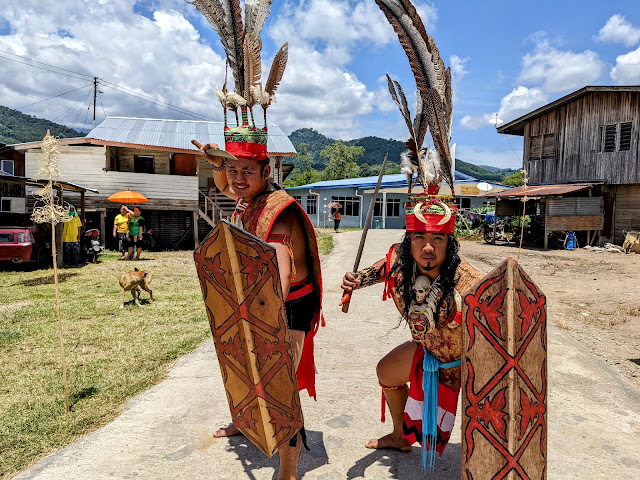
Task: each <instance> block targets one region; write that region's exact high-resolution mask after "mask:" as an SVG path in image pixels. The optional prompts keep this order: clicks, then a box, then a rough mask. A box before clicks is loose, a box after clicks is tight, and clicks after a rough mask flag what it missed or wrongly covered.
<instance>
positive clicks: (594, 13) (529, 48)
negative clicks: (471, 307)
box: [0, 0, 640, 168]
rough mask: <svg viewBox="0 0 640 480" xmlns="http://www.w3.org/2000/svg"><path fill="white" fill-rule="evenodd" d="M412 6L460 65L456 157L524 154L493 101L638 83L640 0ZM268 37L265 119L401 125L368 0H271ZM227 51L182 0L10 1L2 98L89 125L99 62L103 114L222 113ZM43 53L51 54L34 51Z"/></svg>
mask: <svg viewBox="0 0 640 480" xmlns="http://www.w3.org/2000/svg"><path fill="white" fill-rule="evenodd" d="M414 5H416V7H417V9H418V11H419V12H420V14H421V16H422V18H423V22H424V24H425V26H426V28H427V31H428V32H429V34H431V35H432V36H433V37H434V38H435V41H436V44H437V46H438V48H439V49H440V54H441V56H442V58H443V59H444V61H445V64H446V65H447V66H451V68H452V71H453V82H454V128H453V141H454V142H456V143H457V145H458V147H457V155H456V156H457V157H458V158H459V159H461V160H465V161H469V162H472V163H476V164H487V165H495V166H501V167H511V168H519V167H520V165H521V152H522V139H521V137H510V136H505V135H498V134H496V132H495V127H494V126H493V125H491V124H490V123H489V120H490V119H492V118H495V116H496V114H497V115H498V117H499V118H500V119H502V120H504V121H505V122H508V121H510V120H513V119H515V118H517V117H519V116H520V115H523V114H525V113H527V112H529V111H531V110H533V109H535V108H537V107H539V106H542V105H544V104H546V103H548V102H551V101H553V100H555V99H557V98H560V97H562V96H563V95H566V94H567V93H570V92H572V91H574V90H577V89H579V88H581V87H583V86H585V85H638V84H640V9H639V8H638V7H637V1H631V0H622V1H618V2H603V1H587V2H585V1H573V0H571V1H557V0H556V1H554V2H551V1H546V0H542V1H538V2H536V3H535V4H532V3H525V2H505V1H499V0H485V1H477V0H473V1H472V0H467V1H462V0H459V1H455V0H447V1H432V2H426V1H419V2H418V1H414ZM262 36H263V41H264V47H263V62H264V63H265V65H264V66H263V71H268V68H269V66H270V63H271V60H272V58H273V55H274V54H275V52H276V51H277V49H278V47H279V46H280V45H281V44H282V43H283V42H285V41H288V42H289V48H290V54H289V63H288V65H287V70H286V72H285V75H284V78H283V81H282V83H281V85H280V88H279V89H278V92H277V97H278V100H277V102H276V103H275V104H274V105H273V106H272V107H271V108H270V111H269V121H270V122H273V123H277V124H278V125H280V126H281V127H282V128H283V130H285V131H286V132H287V133H290V132H291V131H293V130H295V129H296V128H302V127H311V128H315V129H316V130H318V131H319V132H321V133H323V134H325V135H327V136H329V137H332V138H340V139H344V140H347V139H351V138H357V137H362V136H367V135H375V136H381V137H385V138H394V139H405V138H406V136H407V132H406V127H405V126H404V122H403V121H402V119H401V117H400V115H399V113H398V112H397V110H396V107H395V105H394V104H393V103H392V102H391V99H390V97H389V94H388V92H387V89H386V80H385V79H384V75H385V73H389V74H391V75H392V76H393V77H394V78H396V79H397V80H399V82H400V83H401V85H402V86H403V89H404V90H405V92H406V93H407V95H408V97H409V100H410V102H414V101H415V93H414V92H415V81H414V79H413V77H412V75H411V71H410V69H409V64H408V60H407V58H406V56H405V54H404V52H403V51H402V49H401V47H400V44H399V42H398V39H397V36H396V35H395V33H394V32H393V30H392V29H391V27H390V26H389V25H388V23H387V21H386V19H385V18H384V16H383V15H382V13H381V12H380V10H379V8H378V7H377V6H376V4H375V2H374V1H373V0H303V1H288V0H275V1H274V3H273V5H272V13H271V16H270V17H269V19H268V20H267V23H266V25H265V28H264V30H263V35H262ZM12 54H13V55H12ZM223 55H224V54H223V51H222V47H221V45H220V42H219V40H218V38H217V36H216V34H215V32H214V30H213V28H212V27H211V26H210V25H209V24H208V23H207V22H206V20H205V19H204V17H202V16H201V14H200V13H199V12H198V11H197V10H196V9H195V7H193V6H191V5H189V4H187V3H186V2H184V1H183V0H151V1H138V2H136V1H135V0H56V1H53V0H22V1H20V2H10V5H9V6H5V8H4V10H3V11H2V12H0V78H1V79H2V81H1V82H0V104H2V105H6V106H9V107H12V108H18V109H20V110H22V111H25V112H27V113H30V114H33V115H36V116H40V117H45V118H48V119H51V120H54V121H58V122H61V123H65V124H67V125H70V126H73V127H75V128H90V127H91V113H92V112H91V108H92V97H91V95H90V92H91V86H90V84H91V77H93V76H98V77H99V78H100V79H101V80H102V81H103V82H101V83H102V86H101V91H102V92H103V93H101V94H100V97H99V102H98V114H97V121H98V122H99V121H100V120H101V119H103V118H104V116H105V115H109V116H136V117H150V118H189V119H193V118H200V119H204V117H206V118H213V119H220V118H221V116H222V115H221V111H220V106H219V103H218V101H217V100H216V99H215V95H214V94H215V90H216V87H217V86H222V82H223V80H224V56H223ZM10 59H11V60H10ZM16 60H17V61H16ZM33 61H37V62H42V63H38V64H35V65H39V66H40V67H43V68H40V69H38V68H33V67H29V66H27V65H25V64H24V63H27V64H31V65H34V63H33ZM19 62H22V63H19ZM43 64H47V65H53V66H56V67H59V68H58V69H51V68H49V67H47V66H46V65H43ZM60 68H62V69H65V70H59V69H60ZM50 70H56V72H57V73H54V72H52V71H50ZM70 72H74V74H73V75H72V74H71V73H70ZM61 73H66V75H61ZM76 73H79V74H81V75H77V74H76ZM71 90H74V91H72V92H70V93H66V92H69V91H71ZM125 92H126V93H128V94H126V93H125ZM132 94H133V95H132ZM56 95H59V96H57V97H55V98H52V99H50V100H46V101H42V100H45V99H47V98H49V97H53V96H56ZM142 97H144V98H142ZM147 99H153V100H154V101H155V102H156V103H153V102H150V101H148V100H147ZM36 102H38V103H36ZM158 102H160V104H158ZM163 102H164V103H163ZM167 104H168V105H171V106H177V107H179V108H178V109H176V108H174V107H171V108H168V107H167V106H166V105H167ZM163 105H164V106H163ZM190 112H193V113H195V114H196V115H199V117H194V116H192V114H191V113H190Z"/></svg>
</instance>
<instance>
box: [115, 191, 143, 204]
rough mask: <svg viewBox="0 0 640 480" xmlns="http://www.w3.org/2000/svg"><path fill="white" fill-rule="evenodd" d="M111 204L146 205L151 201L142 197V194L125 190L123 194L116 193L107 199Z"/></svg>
mask: <svg viewBox="0 0 640 480" xmlns="http://www.w3.org/2000/svg"><path fill="white" fill-rule="evenodd" d="M107 200H109V201H110V202H118V203H144V202H148V201H149V199H147V197H145V196H144V195H142V194H141V193H138V192H134V191H132V190H124V191H122V192H116V193H114V194H113V195H111V196H110V197H109V198H107Z"/></svg>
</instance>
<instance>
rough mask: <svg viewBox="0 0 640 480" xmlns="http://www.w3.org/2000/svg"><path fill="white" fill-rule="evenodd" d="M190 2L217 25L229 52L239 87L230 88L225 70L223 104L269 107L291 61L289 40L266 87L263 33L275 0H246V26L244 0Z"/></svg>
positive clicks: (223, 43)
mask: <svg viewBox="0 0 640 480" xmlns="http://www.w3.org/2000/svg"><path fill="white" fill-rule="evenodd" d="M187 3H190V4H191V5H195V7H196V8H197V9H198V11H200V12H201V13H202V14H203V15H204V16H205V18H206V19H207V20H208V21H209V23H210V24H211V25H213V27H214V29H215V31H216V32H217V33H218V35H219V36H220V40H221V41H222V45H223V47H224V50H225V53H226V54H227V65H228V66H229V68H231V71H232V73H233V78H234V84H235V88H234V90H235V91H234V92H227V89H226V83H227V77H226V73H225V85H224V87H223V89H222V90H221V91H219V92H216V95H217V96H218V98H219V99H220V102H221V103H222V105H223V106H228V107H229V108H231V109H232V110H236V109H237V107H238V106H244V105H248V106H249V107H252V106H253V105H255V104H257V103H259V104H260V105H262V107H263V108H264V109H265V110H266V108H267V107H268V106H269V105H271V103H273V102H274V101H275V96H274V95H275V91H276V88H277V87H278V84H279V83H280V80H282V75H283V74H284V69H285V67H286V65H287V58H288V48H289V45H288V44H287V43H285V44H284V45H282V47H280V50H278V53H277V54H276V56H275V58H274V60H273V64H272V66H271V71H270V72H269V78H268V79H267V83H266V85H265V88H264V90H263V89H262V84H261V82H260V79H261V77H262V59H261V52H262V40H261V39H260V34H261V33H262V28H263V26H264V24H265V21H266V19H267V17H268V16H269V13H270V12H271V4H272V3H273V0H245V28H244V29H243V25H242V9H241V7H240V0H193V1H188V2H187ZM252 118H253V116H252ZM265 121H266V116H265Z"/></svg>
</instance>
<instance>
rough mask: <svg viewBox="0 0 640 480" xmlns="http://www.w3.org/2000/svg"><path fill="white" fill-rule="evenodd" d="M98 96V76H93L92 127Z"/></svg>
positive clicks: (94, 120)
mask: <svg viewBox="0 0 640 480" xmlns="http://www.w3.org/2000/svg"><path fill="white" fill-rule="evenodd" d="M97 96H98V77H93V128H96V97H97Z"/></svg>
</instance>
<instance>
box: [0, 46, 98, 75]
mask: <svg viewBox="0 0 640 480" xmlns="http://www.w3.org/2000/svg"><path fill="white" fill-rule="evenodd" d="M0 52H2V50H0ZM12 55H13V54H12ZM0 57H1V58H5V59H7V60H11V61H12V62H16V63H20V64H22V65H26V66H28V67H33V68H39V69H40V70H46V71H47V72H52V73H57V74H58V75H64V76H65V77H71V78H75V79H76V80H85V81H86V80H87V78H86V77H88V75H84V74H82V73H78V74H75V72H73V73H74V75H69V74H68V73H63V72H57V71H55V70H51V69H49V68H44V67H41V66H39V65H33V64H31V63H26V62H21V61H19V60H17V59H15V58H11V57H7V56H5V55H1V54H0ZM21 58H22V57H21ZM29 60H30V59H29ZM32 61H33V62H35V61H36V60H32ZM38 63H42V62H38ZM44 65H47V64H46V63H45V64H44ZM53 68H58V67H53ZM61 70H64V69H61ZM66 71H69V70H66ZM79 75H82V76H79ZM89 78H91V77H89Z"/></svg>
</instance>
